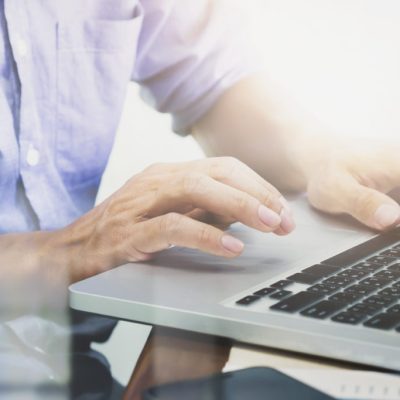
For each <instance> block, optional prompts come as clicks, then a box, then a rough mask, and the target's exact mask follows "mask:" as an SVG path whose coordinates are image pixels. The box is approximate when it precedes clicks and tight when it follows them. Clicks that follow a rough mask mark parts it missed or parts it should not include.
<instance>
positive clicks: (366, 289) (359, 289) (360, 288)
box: [344, 285, 376, 296]
mask: <svg viewBox="0 0 400 400" xmlns="http://www.w3.org/2000/svg"><path fill="white" fill-rule="evenodd" d="M375 290H376V288H374V287H372V286H365V285H353V286H349V287H347V288H346V289H344V291H345V292H346V293H348V292H350V293H358V294H360V295H363V296H368V295H369V294H370V293H372V292H375Z"/></svg>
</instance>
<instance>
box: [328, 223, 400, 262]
mask: <svg viewBox="0 0 400 400" xmlns="http://www.w3.org/2000/svg"><path fill="white" fill-rule="evenodd" d="M399 237H400V229H399V228H397V229H393V230H392V231H390V232H386V233H383V234H381V235H379V236H375V237H374V238H372V239H370V240H368V241H366V242H364V243H361V244H360V245H358V246H355V247H353V248H351V249H349V250H346V251H344V252H343V253H340V254H338V255H336V256H334V257H332V258H329V259H328V260H325V261H324V262H323V264H328V265H335V266H338V267H347V266H348V265H351V264H353V263H356V262H357V261H358V260H361V259H362V258H364V257H368V255H369V254H373V253H375V252H377V251H379V250H381V249H382V248H385V247H388V246H392V245H393V244H397V242H398V241H399Z"/></svg>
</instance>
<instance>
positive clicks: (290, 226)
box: [281, 209, 296, 233]
mask: <svg viewBox="0 0 400 400" xmlns="http://www.w3.org/2000/svg"><path fill="white" fill-rule="evenodd" d="M281 219H282V222H281V228H282V229H283V230H284V231H285V232H286V233H290V232H292V231H293V230H294V228H296V224H295V222H294V219H293V217H292V215H291V214H290V213H289V212H288V211H287V210H286V209H283V210H282V212H281Z"/></svg>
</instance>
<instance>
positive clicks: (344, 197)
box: [307, 144, 400, 230]
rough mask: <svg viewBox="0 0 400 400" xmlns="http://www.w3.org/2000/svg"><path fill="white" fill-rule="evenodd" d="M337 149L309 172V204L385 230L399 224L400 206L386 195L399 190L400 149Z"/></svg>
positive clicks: (394, 147)
mask: <svg viewBox="0 0 400 400" xmlns="http://www.w3.org/2000/svg"><path fill="white" fill-rule="evenodd" d="M359 147H360V146H359V145H354V146H353V147H352V149H347V150H346V149H337V150H334V151H332V152H331V155H330V156H329V155H327V157H326V159H325V161H322V160H320V162H319V165H315V166H314V168H312V170H310V171H309V172H308V185H307V191H308V197H309V200H310V203H311V204H312V205H313V206H314V207H316V208H317V209H319V210H321V211H326V212H329V213H334V214H340V213H345V214H349V215H351V216H353V217H354V218H356V219H357V220H358V221H360V222H361V223H363V224H365V225H367V226H369V227H371V228H373V229H376V230H385V229H388V228H391V227H394V226H396V225H398V224H399V223H400V206H399V204H398V203H397V202H396V201H395V200H394V199H393V198H391V197H389V196H388V195H387V194H388V193H390V192H391V191H393V190H394V189H396V188H398V187H400V157H399V155H400V148H398V147H397V148H396V146H395V145H394V144H392V145H391V146H389V145H386V146H381V147H380V148H378V147H377V146H375V147H374V148H373V149H372V148H370V149H366V148H364V149H360V148H359Z"/></svg>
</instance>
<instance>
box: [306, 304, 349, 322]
mask: <svg viewBox="0 0 400 400" xmlns="http://www.w3.org/2000/svg"><path fill="white" fill-rule="evenodd" d="M345 306H346V304H344V303H338V302H336V301H328V300H323V301H321V302H319V303H317V304H314V305H313V306H311V307H308V308H306V309H305V310H303V311H301V312H300V314H301V315H304V316H305V317H311V318H318V319H324V318H327V317H329V316H330V315H332V314H334V313H335V312H337V311H339V310H341V309H342V308H343V307H345Z"/></svg>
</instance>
